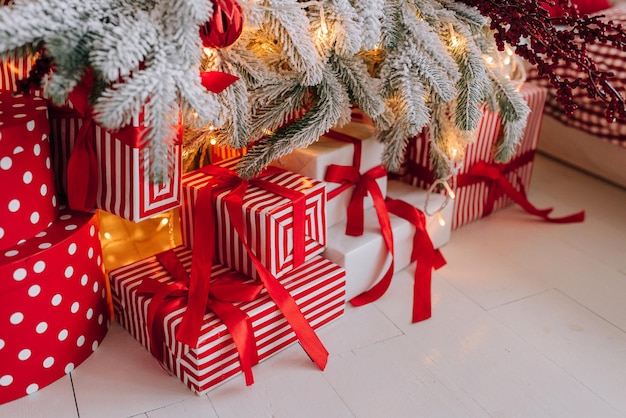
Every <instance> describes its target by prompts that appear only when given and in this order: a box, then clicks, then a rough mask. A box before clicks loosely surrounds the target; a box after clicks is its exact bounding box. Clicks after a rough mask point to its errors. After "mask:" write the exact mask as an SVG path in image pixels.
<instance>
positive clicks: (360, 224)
mask: <svg viewBox="0 0 626 418" xmlns="http://www.w3.org/2000/svg"><path fill="white" fill-rule="evenodd" d="M386 175H387V170H385V168H384V167H383V166H382V165H378V166H376V167H374V168H372V169H370V170H368V171H367V172H365V173H363V174H361V173H360V172H359V169H358V168H357V167H355V166H348V165H336V164H331V165H329V166H328V168H327V170H326V175H325V176H324V180H325V181H329V182H332V183H341V184H343V185H354V186H355V188H354V190H353V192H352V197H351V198H350V202H349V203H348V212H347V219H346V235H350V236H357V237H358V236H361V235H363V228H364V212H365V209H364V200H365V197H366V196H367V195H368V194H369V195H371V196H372V201H373V202H374V207H376V208H379V207H380V208H381V209H380V210H381V211H383V212H386V209H384V202H385V197H384V196H383V193H382V191H381V190H380V187H379V186H378V183H376V179H378V178H381V177H385V176H386ZM329 198H332V197H331V195H329ZM378 211H379V209H377V213H378ZM379 216H380V215H379Z"/></svg>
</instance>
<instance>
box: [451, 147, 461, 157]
mask: <svg viewBox="0 0 626 418" xmlns="http://www.w3.org/2000/svg"><path fill="white" fill-rule="evenodd" d="M451 152H452V158H456V156H457V155H458V154H459V151H458V150H457V149H456V148H452V151H451Z"/></svg>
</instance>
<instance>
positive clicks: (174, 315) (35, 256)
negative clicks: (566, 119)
mask: <svg viewBox="0 0 626 418" xmlns="http://www.w3.org/2000/svg"><path fill="white" fill-rule="evenodd" d="M74 93H75V94H73V95H72V97H71V99H72V100H71V103H68V106H64V107H56V106H52V107H51V108H50V116H51V120H50V125H51V131H50V142H51V151H50V148H45V147H44V143H45V146H46V147H47V146H48V141H47V135H48V133H47V132H48V131H41V132H39V131H37V132H35V133H33V132H32V131H33V129H35V128H34V127H35V126H36V127H37V129H40V123H39V122H38V120H41V122H45V126H46V128H45V129H48V128H47V122H48V120H47V117H44V116H45V114H46V113H45V112H46V109H47V107H46V105H45V102H43V101H42V100H40V99H36V98H29V99H25V98H22V99H17V98H15V97H13V96H11V95H10V94H9V95H7V96H3V100H5V98H6V100H9V101H10V103H11V106H12V107H13V108H15V109H18V110H19V114H18V113H15V112H14V113H15V114H14V113H11V112H6V111H4V113H3V114H2V115H0V116H1V117H2V118H4V119H7V121H5V122H4V123H1V124H0V133H2V135H3V136H2V137H1V139H0V147H1V148H0V151H1V152H2V155H0V175H2V176H4V177H3V178H2V180H6V183H7V184H9V183H10V184H18V183H19V184H21V183H24V184H26V185H30V184H31V183H32V184H37V185H39V188H38V189H37V190H31V189H32V187H30V188H29V187H20V188H19V189H16V191H15V196H13V195H6V196H5V197H3V199H5V198H6V199H8V200H7V201H6V202H5V204H4V206H1V207H4V208H8V210H5V211H6V212H7V213H6V214H5V215H3V217H2V218H0V219H2V221H1V222H2V225H0V226H1V227H2V229H0V249H2V251H3V254H0V257H4V258H5V260H4V261H2V264H1V265H0V271H2V279H3V280H2V282H0V284H2V283H4V284H2V287H1V288H0V290H1V291H2V293H0V298H2V302H3V303H2V304H0V314H1V315H0V324H2V321H4V322H5V323H7V324H9V326H10V327H12V329H14V330H15V333H11V336H12V337H11V338H7V339H4V337H3V339H0V363H2V364H9V369H8V370H9V372H8V373H6V372H4V371H3V373H6V374H3V375H2V376H0V402H3V401H7V400H10V399H14V398H16V397H18V396H23V395H24V394H26V393H30V392H32V391H34V390H36V389H37V388H39V387H42V386H44V385H46V384H48V383H51V382H52V381H54V380H56V379H58V378H59V377H61V376H62V374H63V373H66V372H68V371H70V370H71V369H72V368H73V367H75V366H76V365H78V364H79V363H80V362H81V361H83V360H84V359H85V358H86V356H87V355H88V353H87V351H89V350H93V349H95V348H96V347H97V345H98V344H99V342H100V341H101V340H102V338H103V337H104V335H105V333H106V325H107V312H106V304H105V301H104V299H105V298H104V296H105V295H104V293H103V292H104V289H105V283H104V273H103V269H102V265H101V253H100V245H99V241H98V222H97V218H96V217H95V216H94V209H96V208H99V209H102V210H106V211H107V212H110V213H113V214H116V215H119V216H121V217H123V218H125V219H128V220H131V221H134V222H136V221H140V220H143V219H146V218H148V217H151V216H153V215H155V214H158V213H161V212H164V211H167V210H170V209H172V208H177V207H180V217H181V220H180V221H181V222H180V224H181V233H182V241H183V243H182V245H181V246H179V247H176V248H173V249H171V250H167V251H164V252H162V253H159V254H156V255H154V256H151V257H148V258H145V259H142V260H139V261H137V262H134V263H131V264H128V265H126V266H123V267H120V268H116V269H114V270H112V271H110V272H109V281H110V284H111V288H112V297H113V305H114V309H115V314H116V317H117V320H118V321H119V322H120V323H121V324H122V325H123V326H124V327H125V328H126V329H127V330H128V331H129V333H131V334H132V335H133V336H134V337H135V338H136V339H137V340H138V341H139V342H140V343H141V344H143V345H144V346H145V347H146V348H147V349H148V350H149V351H150V352H151V353H152V354H153V355H154V356H155V357H156V359H157V360H158V361H159V362H161V364H162V365H164V366H165V367H166V368H167V369H169V370H170V371H171V372H172V373H173V374H175V375H176V376H178V377H179V378H180V380H181V381H182V382H184V383H185V384H186V385H187V386H189V387H190V388H191V389H192V390H193V391H194V392H196V393H198V394H202V393H205V392H206V391H208V390H210V389H211V388H212V387H214V386H215V385H217V384H219V383H220V382H223V381H225V380H226V379H229V378H231V377H233V376H236V375H239V374H243V375H244V378H245V381H246V383H247V384H251V383H252V382H253V376H252V367H253V366H254V364H256V363H258V362H259V361H261V360H263V359H265V358H267V357H268V356H270V355H272V354H275V353H277V352H279V351H280V350H281V349H283V348H285V347H287V346H289V345H291V344H293V343H295V342H299V343H300V345H301V346H302V348H303V349H304V350H305V351H306V353H307V354H308V356H309V357H310V358H311V359H312V360H313V361H314V363H315V364H316V365H317V366H318V367H319V368H321V369H323V368H324V367H325V365H326V361H327V356H328V353H327V351H326V349H325V348H324V346H323V344H322V342H321V340H320V339H319V338H318V336H317V334H316V331H317V329H318V328H319V327H321V326H323V325H325V324H328V323H329V322H331V321H333V320H334V319H336V318H338V317H340V316H341V315H342V314H343V312H344V308H345V303H346V301H349V302H350V303H351V304H352V305H354V306H359V305H363V304H366V303H370V302H373V301H375V300H377V299H379V298H381V297H383V296H384V294H385V291H386V290H387V288H388V287H389V285H390V282H391V280H392V277H393V275H394V273H396V272H398V271H400V270H402V269H405V268H407V267H408V266H411V268H412V269H414V278H415V280H414V292H413V298H412V303H413V311H412V315H411V316H410V318H411V320H412V321H413V322H417V321H421V320H424V319H427V318H429V317H430V316H431V304H430V284H431V275H432V271H433V270H435V269H437V268H439V267H441V266H442V265H443V264H444V263H445V261H444V259H443V257H442V256H441V253H440V252H439V250H438V249H439V248H440V247H442V246H443V245H445V244H446V243H447V242H448V240H449V239H450V234H451V230H452V229H453V228H456V227H459V226H461V225H462V224H464V223H466V222H469V221H470V220H473V219H476V218H478V217H482V216H486V215H487V214H489V213H490V212H491V211H492V210H495V209H497V208H500V207H504V206H505V205H507V204H510V203H511V202H512V201H515V202H518V203H519V195H522V197H524V198H525V194H524V193H525V192H524V187H525V186H527V185H528V182H529V180H530V174H531V169H532V161H533V156H534V150H535V148H536V141H537V137H538V135H537V131H538V129H539V124H540V121H541V109H542V106H543V100H545V91H543V90H536V89H535V90H533V88H531V87H525V89H524V90H523V91H522V93H523V95H524V97H525V98H527V100H528V101H529V104H530V107H531V109H532V113H531V119H530V122H529V127H528V128H527V131H526V135H525V137H524V140H523V141H522V146H521V149H520V150H519V152H518V155H517V156H516V157H515V158H514V160H513V161H512V162H511V163H510V164H508V165H496V164H494V163H493V160H490V158H491V154H490V151H491V147H492V144H493V142H494V141H495V140H496V138H497V136H498V133H499V129H500V128H499V124H498V123H497V115H492V114H486V115H485V117H484V118H483V121H482V122H481V128H480V129H481V133H480V134H479V140H478V141H477V143H476V144H474V145H473V146H472V147H473V148H472V147H470V149H469V150H468V156H467V162H466V165H465V170H466V171H461V173H460V175H459V177H458V179H457V189H456V191H457V194H458V196H459V198H457V199H456V200H449V199H448V198H446V197H445V196H444V195H442V194H439V193H432V192H431V191H428V190H426V188H427V187H429V185H430V184H431V183H432V179H430V180H428V179H421V178H419V176H418V174H422V173H424V172H428V171H429V168H430V165H429V160H428V156H427V149H428V142H427V138H426V137H419V138H414V139H413V140H412V142H411V144H410V147H409V155H408V158H407V161H408V170H407V174H406V175H405V177H404V178H402V180H404V182H401V181H398V180H390V179H389V178H388V176H387V173H386V172H385V170H384V169H383V167H382V165H381V154H382V147H383V146H382V144H380V143H379V142H378V141H377V140H376V139H375V131H374V129H373V128H372V127H371V126H369V125H368V124H367V123H359V122H351V123H349V124H347V125H346V126H343V127H341V128H336V129H333V130H332V131H330V132H328V133H327V134H326V135H325V136H323V137H322V138H320V140H319V141H318V142H316V143H315V144H313V145H311V146H310V147H308V148H306V149H301V150H296V151H294V152H293V153H291V154H290V155H287V156H285V157H283V158H281V159H280V160H279V161H276V162H275V163H274V164H273V165H272V166H270V167H268V168H267V169H266V170H264V171H263V172H262V173H261V174H260V175H259V176H257V177H255V178H253V179H250V180H246V181H244V180H242V179H241V178H240V177H239V176H238V175H237V174H236V171H235V168H236V166H237V163H238V161H239V160H238V157H234V158H225V159H222V158H221V157H223V155H221V156H220V154H219V153H216V154H215V157H214V158H215V162H214V164H213V165H208V166H205V167H202V168H200V169H197V170H195V171H193V172H190V173H187V174H185V175H182V176H181V174H180V172H181V142H180V137H181V132H180V131H178V136H177V138H175V140H174V141H173V142H172V150H171V151H172V152H171V158H172V161H171V162H172V164H170V170H171V171H170V172H169V175H168V177H167V179H166V180H165V181H164V182H162V183H160V184H154V183H153V182H151V181H150V179H149V175H148V172H149V171H150V170H149V165H150V160H149V157H148V155H147V154H146V152H147V151H146V150H145V149H144V147H142V145H141V144H140V143H139V139H140V138H141V137H142V136H143V130H144V129H145V127H143V124H142V122H141V120H140V119H137V120H135V121H134V122H133V124H132V126H129V127H127V128H125V129H122V130H120V131H118V132H115V133H112V132H109V131H107V130H106V129H104V128H102V127H100V126H99V125H98V124H97V123H95V122H94V121H93V120H92V119H91V117H90V111H89V107H88V106H87V105H86V101H85V96H84V95H83V96H80V94H79V93H80V92H79V91H77V92H74ZM19 100H23V103H22V102H20V101H19ZM27 102H28V103H27ZM6 103H7V102H4V103H3V104H2V107H3V109H6V108H8V105H7V104H6ZM37 117H38V118H39V119H37ZM31 119H33V120H34V122H31ZM35 119H37V120H35ZM494 121H495V122H494ZM365 122H366V121H365ZM13 125H19V126H20V129H24V130H26V131H28V133H27V135H21V134H14V133H11V134H8V133H4V132H5V131H3V130H6V129H13ZM41 125H43V123H42V124H41ZM7 132H8V131H7ZM6 138H18V139H16V140H14V141H13V143H11V142H9V141H6ZM24 138H29V139H28V141H31V140H32V141H35V142H37V141H40V142H41V143H35V142H33V143H32V144H31V143H29V142H28V141H25V140H24ZM18 140H19V145H18V144H17V143H16V141H18ZM28 151H31V152H28ZM229 152H231V151H229ZM229 156H230V155H229ZM20 159H25V160H20ZM217 160H220V161H219V162H218V161H217ZM479 160H480V161H479ZM483 160H486V161H483ZM485 165H486V166H487V170H483V171H480V170H476V168H475V167H476V166H478V167H479V168H481V167H483V166H485ZM17 167H20V170H22V171H24V169H25V167H28V170H27V171H24V172H23V173H21V172H16V171H15V168H17ZM35 167H39V169H38V170H36V169H35ZM494 167H495V168H496V169H499V170H500V171H499V172H498V173H500V174H499V175H496V174H497V173H496V174H493V173H492V172H493V168H494ZM490 169H491V171H490ZM53 172H54V174H55V176H54V178H53V177H52V173H53ZM485 172H486V173H487V174H485ZM16 173H17V174H16ZM16 176H17V177H16ZM20 176H21V177H20ZM470 176H473V177H470ZM481 176H482V177H481ZM14 177H15V178H14ZM18 177H19V178H18ZM466 177H467V178H466ZM475 177H476V178H478V180H476V178H475ZM502 178H505V179H506V181H505V180H502ZM485 179H488V180H489V182H490V183H488V182H487V180H485ZM35 180H36V181H35ZM20 182H21V183H20ZM506 182H508V184H509V186H510V185H511V183H513V186H511V187H509V186H507V185H506V184H505V183H506ZM407 183H412V184H411V185H409V184H407ZM415 185H417V186H420V187H422V188H416V187H414V186H415ZM511 188H513V189H515V190H517V194H516V193H515V192H514V193H513V195H514V196H513V197H510V196H511V193H510V190H509V189H511ZM55 190H58V191H59V195H60V197H61V199H63V200H65V199H67V200H68V201H69V204H70V206H71V207H72V208H73V209H79V210H81V211H82V212H76V211H73V210H70V209H66V208H64V209H62V210H60V211H58V209H57V207H56V206H57V205H56V202H55V200H54V199H55V196H56V192H55ZM507 191H509V194H508V196H509V197H508V198H505V197H502V193H504V192H507ZM506 199H509V200H508V201H507V200H506ZM26 202H28V205H33V207H32V208H31V207H28V208H26ZM477 202H478V203H477ZM521 204H522V206H524V205H526V204H525V203H521ZM526 206H528V205H526ZM530 206H532V205H530ZM467 208H469V209H467ZM18 209H19V210H18ZM532 209H533V210H535V211H536V212H537V213H535V214H539V215H540V216H543V217H544V218H546V219H548V220H555V219H554V218H550V217H549V216H548V212H547V211H540V210H536V209H535V208H534V207H532ZM531 212H532V210H531ZM468 213H469V214H468ZM15 216H18V217H19V216H25V218H24V219H17V218H15ZM413 263H414V264H413ZM43 272H45V273H46V274H45V275H44V274H43ZM5 276H6V278H5ZM43 277H45V280H46V283H43V282H41V280H42V278H43ZM56 280H59V282H58V283H57V282H56ZM81 292H82V293H81ZM42 296H43V297H42ZM5 300H6V301H7V303H4V301H5ZM40 300H44V302H46V303H44V307H43V308H42V307H41V306H40V305H39V301H40ZM31 312H37V318H35V317H34V316H33V317H31ZM81 314H82V315H81ZM44 317H49V318H52V317H54V318H56V319H55V321H54V324H53V323H52V322H53V321H50V320H40V319H41V318H44ZM38 318H39V319H38ZM408 318H409V315H408V314H407V319H408ZM2 325H3V326H4V324H2ZM20 327H25V328H24V329H22V328H20ZM18 328H19V329H18ZM57 328H58V329H57ZM31 335H32V338H31V337H30V336H31ZM13 336H15V337H13ZM26 336H28V337H26ZM37 338H40V339H41V338H50V339H51V341H48V340H46V341H44V340H37ZM14 339H15V341H14ZM70 342H71V343H73V346H72V349H71V350H68V349H67V347H65V346H64V344H69V343H70ZM31 343H32V344H31ZM38 347H47V350H48V351H46V352H44V351H42V352H41V353H38V352H36V348H38ZM57 347H65V348H64V350H65V351H63V352H64V353H66V354H64V355H65V356H70V357H69V358H65V357H63V356H62V355H61V354H60V353H61V351H60V350H61V349H62V348H59V349H58V350H57ZM87 347H88V348H89V350H87V351H86V348H87ZM51 350H55V351H54V352H52V351H51ZM89 352H91V351H89ZM33 364H36V365H38V367H39V369H41V370H39V369H37V367H35V366H33ZM61 365H63V367H62V369H61V372H59V367H60V366H61Z"/></svg>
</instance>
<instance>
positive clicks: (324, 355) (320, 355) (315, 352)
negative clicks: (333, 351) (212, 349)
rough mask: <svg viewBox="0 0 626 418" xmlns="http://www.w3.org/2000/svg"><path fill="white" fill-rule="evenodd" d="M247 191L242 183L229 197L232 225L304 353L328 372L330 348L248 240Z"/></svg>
mask: <svg viewBox="0 0 626 418" xmlns="http://www.w3.org/2000/svg"><path fill="white" fill-rule="evenodd" d="M245 190H246V183H242V185H241V187H237V188H235V189H234V190H233V191H231V192H230V193H229V194H228V196H226V208H227V210H228V214H229V215H230V218H231V222H232V224H233V226H234V227H235V230H236V231H237V235H238V236H239V238H240V240H241V242H242V244H243V246H244V248H245V250H246V253H247V254H248V256H249V257H250V260H252V262H253V264H254V266H255V268H256V271H257V272H258V273H259V277H260V279H261V281H262V282H263V285H264V286H265V289H267V293H268V294H269V296H270V297H271V298H272V300H273V301H274V302H275V303H276V306H278V309H279V310H280V311H281V312H282V314H283V315H284V317H285V319H286V320H287V322H288V323H289V325H290V326H291V328H292V329H293V331H294V333H295V334H296V337H297V338H298V340H299V341H300V345H302V348H303V349H304V351H306V353H307V354H308V355H309V357H310V358H311V360H313V362H314V363H315V364H316V365H317V366H318V367H319V368H320V369H321V370H324V369H325V368H326V364H327V362H328V351H326V348H325V347H324V345H323V344H322V342H321V341H320V339H319V337H318V336H317V334H316V333H315V331H314V330H313V327H311V324H310V323H309V322H308V321H307V320H306V318H305V317H304V315H303V314H302V311H300V308H298V305H297V304H296V301H295V300H294V299H293V297H292V296H291V295H290V294H289V292H287V290H286V289H285V288H284V287H283V286H282V285H281V284H280V282H279V281H278V279H276V277H274V275H272V273H271V272H270V271H269V270H268V269H267V268H266V267H265V266H264V265H263V264H262V263H261V261H260V260H259V259H258V257H257V256H256V255H255V254H254V253H253V251H252V249H251V248H250V246H249V245H248V242H247V240H246V239H245V233H244V229H243V215H242V213H241V204H242V201H243V195H244V193H245Z"/></svg>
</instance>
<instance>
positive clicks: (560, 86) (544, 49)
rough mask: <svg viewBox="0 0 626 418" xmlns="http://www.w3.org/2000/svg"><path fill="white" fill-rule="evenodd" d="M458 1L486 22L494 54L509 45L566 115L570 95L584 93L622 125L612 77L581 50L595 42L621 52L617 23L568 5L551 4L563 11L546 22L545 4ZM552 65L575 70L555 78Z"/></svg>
mask: <svg viewBox="0 0 626 418" xmlns="http://www.w3.org/2000/svg"><path fill="white" fill-rule="evenodd" d="M459 1H461V2H463V3H465V4H467V5H469V6H473V7H476V8H477V9H478V10H479V11H480V13H481V14H482V15H483V16H487V17H489V18H490V19H491V29H492V30H493V31H494V36H495V40H496V44H497V45H498V48H499V49H500V50H503V49H504V45H505V44H509V45H511V46H512V47H513V48H514V50H515V53H516V54H517V55H519V56H520V57H522V58H524V59H526V60H527V61H528V62H529V63H531V64H533V65H534V66H535V68H536V71H537V74H538V75H539V76H540V77H547V79H548V80H549V82H550V84H551V85H552V86H553V87H554V88H555V90H556V95H557V101H558V103H559V104H560V105H561V106H562V107H563V110H564V111H565V112H566V113H567V114H571V113H572V112H574V110H576V109H577V108H578V106H577V104H576V101H575V99H574V90H575V89H584V90H586V92H587V95H588V96H589V97H590V98H592V99H594V100H597V101H601V102H603V103H604V104H605V106H606V110H605V115H606V119H607V120H608V121H609V122H614V121H615V120H616V119H621V120H626V103H625V100H624V97H623V96H622V94H621V93H620V92H618V91H617V90H616V89H615V87H614V86H613V85H612V84H611V83H610V81H609V80H610V79H611V78H612V77H614V76H615V74H613V73H612V72H609V71H603V70H600V69H599V68H598V67H597V65H596V63H595V62H594V61H593V59H591V58H590V57H589V55H588V53H587V48H586V45H587V44H589V43H597V44H606V45H609V46H611V47H613V48H617V49H619V50H621V51H626V32H625V31H624V29H623V28H622V26H621V25H620V24H616V23H614V22H612V21H603V20H602V17H603V16H602V15H594V16H589V15H586V14H581V13H579V11H578V9H577V8H576V7H575V6H574V5H572V3H571V2H570V1H569V0H556V2H557V3H558V5H559V6H560V7H561V9H562V10H564V11H565V13H564V14H563V16H560V17H550V15H549V13H548V11H547V10H546V9H544V8H543V7H542V4H544V5H550V6H553V5H554V4H555V3H554V1H551V0H547V1H545V2H541V1H536V0H511V1H505V2H503V1H500V0H497V1H496V0H459ZM557 66H560V67H562V66H566V67H569V68H573V69H575V70H576V74H577V75H576V77H572V78H571V79H570V78H566V77H564V76H562V75H559V74H557V73H556V72H555V71H554V69H555V68H556V67H557Z"/></svg>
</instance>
